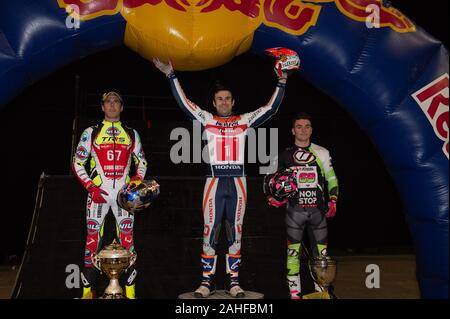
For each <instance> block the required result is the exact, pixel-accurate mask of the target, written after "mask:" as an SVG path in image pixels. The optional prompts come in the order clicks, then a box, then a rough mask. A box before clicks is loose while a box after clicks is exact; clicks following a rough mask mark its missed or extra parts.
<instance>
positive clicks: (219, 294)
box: [178, 290, 264, 300]
mask: <svg viewBox="0 0 450 319" xmlns="http://www.w3.org/2000/svg"><path fill="white" fill-rule="evenodd" d="M263 298H264V294H261V293H259V292H255V291H249V290H245V296H244V297H242V298H233V297H231V296H230V294H229V293H228V291H227V290H216V291H215V292H214V293H212V294H211V295H210V296H209V297H207V298H197V297H195V296H194V293H193V292H186V293H183V294H181V295H179V296H178V299H197V300H199V299H233V300H240V299H263Z"/></svg>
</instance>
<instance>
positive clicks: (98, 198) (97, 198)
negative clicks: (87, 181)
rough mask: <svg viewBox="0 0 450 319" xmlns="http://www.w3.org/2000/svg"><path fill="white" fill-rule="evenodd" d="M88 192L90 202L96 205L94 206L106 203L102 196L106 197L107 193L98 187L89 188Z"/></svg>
mask: <svg viewBox="0 0 450 319" xmlns="http://www.w3.org/2000/svg"><path fill="white" fill-rule="evenodd" d="M88 192H89V194H90V195H91V198H92V201H93V202H94V203H96V204H103V203H106V200H105V198H104V197H103V194H105V195H108V193H107V192H105V191H104V190H103V189H101V188H100V187H98V186H91V187H89V188H88Z"/></svg>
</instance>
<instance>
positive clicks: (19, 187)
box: [0, 1, 448, 263]
mask: <svg viewBox="0 0 450 319" xmlns="http://www.w3.org/2000/svg"><path fill="white" fill-rule="evenodd" d="M393 4H394V6H395V7H397V8H398V9H400V10H401V11H402V12H403V13H405V14H406V15H407V16H408V17H409V18H411V19H412V20H413V21H415V22H416V23H417V25H418V26H421V27H423V28H424V29H425V30H426V31H428V32H429V33H430V34H432V35H433V36H435V37H436V38H438V39H439V40H441V41H443V43H444V44H445V45H446V47H448V2H447V1H429V2H426V3H425V2H422V1H395V2H394V1H393ZM272 64H273V63H272V61H271V60H270V59H269V58H263V57H258V56H255V55H252V54H245V55H243V56H240V57H237V58H235V59H234V60H233V61H231V62H229V63H228V64H226V65H225V66H222V67H219V68H215V69H211V70H207V71H200V72H179V73H178V75H179V78H180V81H181V83H182V85H183V87H184V89H185V91H186V93H187V95H188V96H189V97H190V98H191V100H193V101H194V102H196V103H197V104H200V105H201V106H203V107H205V106H206V105H208V92H209V89H210V87H211V86H212V84H213V82H214V80H215V79H216V78H220V79H223V80H224V81H225V82H228V83H230V84H231V86H232V88H233V90H234V95H235V99H236V106H235V111H236V112H238V113H243V112H247V111H250V110H253V109H255V108H256V107H258V106H260V105H262V104H263V103H265V102H266V101H267V99H268V98H269V97H270V95H271V92H272V90H273V87H274V84H275V77H274V75H273V71H272ZM77 79H78V80H77ZM110 90H115V91H118V92H121V93H122V94H123V95H124V98H125V104H126V105H125V111H124V113H123V117H122V119H123V121H124V122H128V123H130V125H131V123H134V124H135V126H136V128H137V129H138V131H139V133H140V134H141V135H142V136H143V139H144V140H145V141H146V142H147V145H148V146H147V147H146V154H147V157H148V160H149V162H150V172H151V174H152V175H158V176H162V175H164V176H178V175H195V176H197V175H198V176H200V175H201V174H202V170H201V169H200V166H199V165H194V164H189V165H186V164H185V165H178V167H175V166H174V165H171V163H167V162H166V161H165V159H166V158H167V151H168V150H169V148H170V146H171V145H173V144H174V142H173V141H172V142H170V141H169V140H168V135H167V134H168V133H167V132H170V130H168V128H170V127H177V126H185V127H189V125H190V123H189V122H188V121H187V120H186V117H185V115H184V113H183V112H181V111H180V110H179V109H178V108H177V106H176V105H175V103H174V101H173V99H172V95H171V93H170V89H169V86H168V84H167V82H166V80H165V79H164V77H163V75H162V74H161V73H159V72H158V71H157V70H156V69H155V68H154V67H153V65H152V64H151V63H149V62H148V61H146V60H144V59H143V58H141V57H140V56H138V55H137V54H136V53H134V52H132V51H130V50H129V49H127V48H125V47H120V48H115V49H112V50H109V51H106V52H102V53H99V54H95V55H92V56H90V57H87V58H85V59H82V60H80V61H78V62H76V63H74V64H72V65H69V66H67V67H65V68H63V69H61V70H59V71H57V72H56V73H54V74H52V75H50V76H48V77H46V78H44V79H42V80H41V81H39V82H38V83H36V84H34V85H32V86H30V87H28V88H27V89H26V90H24V92H23V93H22V94H21V95H19V96H18V97H16V98H15V99H14V100H13V101H12V102H11V103H9V104H8V105H6V106H4V107H3V108H2V109H1V110H0V118H1V119H2V125H1V127H0V132H1V136H2V137H3V143H2V145H3V151H2V152H1V154H2V156H0V167H2V168H3V180H4V187H2V189H3V190H2V192H1V195H0V200H1V201H0V202H1V205H2V208H1V209H0V211H1V212H2V217H3V223H2V224H3V227H2V228H3V229H2V231H1V234H2V235H1V236H2V238H1V243H2V248H1V249H0V263H13V262H17V261H18V260H20V257H21V255H22V253H23V250H24V246H25V242H26V238H27V235H28V231H29V225H30V222H31V218H32V214H33V210H34V206H35V196H36V191H37V184H38V180H39V176H40V174H41V173H42V172H45V173H46V174H49V175H67V174H69V173H70V158H71V148H72V124H73V119H74V116H75V114H76V113H78V114H79V115H81V116H82V117H81V118H82V119H86V118H97V119H100V118H101V117H102V112H101V110H100V107H99V106H98V105H99V98H100V94H101V93H103V92H106V91H110ZM143 107H145V108H143ZM298 111H307V112H309V113H311V114H312V115H313V116H314V117H315V123H314V129H315V130H314V135H313V142H316V143H317V144H320V145H322V146H324V147H326V148H328V149H329V150H330V152H331V154H332V155H333V163H334V167H335V171H336V173H337V175H338V178H339V182H340V189H341V196H340V201H339V206H338V213H337V217H336V218H335V219H334V220H331V221H330V241H331V243H330V245H332V246H333V247H334V248H335V249H342V251H345V252H349V253H353V252H354V253H358V252H365V253H367V252H371V251H372V252H375V253H376V252H389V251H396V252H397V251H412V243H411V238H410V235H409V231H408V228H407V225H406V223H405V215H404V212H403V207H402V203H401V201H400V198H399V194H398V192H397V190H396V187H395V185H394V184H393V181H392V179H391V177H390V175H389V173H388V172H387V171H386V168H385V167H384V164H383V161H382V159H381V157H380V155H379V154H378V153H377V151H376V149H375V148H374V146H373V145H372V143H371V141H370V139H369V138H368V137H367V136H366V135H365V133H364V132H363V131H362V130H361V128H360V127H358V125H357V124H356V122H354V121H353V120H352V118H351V117H350V115H349V114H348V113H346V111H345V110H343V109H342V108H341V107H340V106H339V105H337V104H336V103H335V102H334V101H333V100H331V99H330V98H329V97H327V96H326V95H325V94H324V93H322V92H321V91H319V90H318V89H316V88H314V87H312V86H311V85H310V84H308V83H307V82H305V81H304V80H303V79H301V78H300V77H299V76H293V77H291V78H290V79H289V84H288V87H287V91H286V95H285V99H284V102H283V104H282V106H281V108H280V111H279V112H278V114H277V115H276V116H275V117H274V118H273V119H271V120H270V121H269V122H268V123H266V124H265V126H266V127H278V128H279V149H280V150H282V149H284V148H285V147H286V146H288V145H289V144H291V142H292V136H291V135H290V124H289V118H290V117H291V116H292V115H293V114H295V113H297V112H298ZM142 119H145V121H143V122H139V121H141V120H142ZM87 122H88V121H86V122H82V123H87ZM139 123H140V124H139ZM132 126H133V125H132ZM83 128H84V127H83ZM148 128H151V129H148ZM150 132H151V134H150ZM167 143H171V144H169V145H167ZM355 154H357V156H355ZM248 172H249V176H257V166H256V165H250V166H249V168H248ZM193 200H200V199H198V198H197V199H193Z"/></svg>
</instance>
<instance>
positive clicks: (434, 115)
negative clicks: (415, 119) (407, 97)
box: [412, 73, 449, 159]
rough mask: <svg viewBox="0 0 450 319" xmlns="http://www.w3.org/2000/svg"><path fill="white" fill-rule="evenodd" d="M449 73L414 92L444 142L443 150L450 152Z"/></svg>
mask: <svg viewBox="0 0 450 319" xmlns="http://www.w3.org/2000/svg"><path fill="white" fill-rule="evenodd" d="M448 92H449V91H448V73H445V74H443V75H441V76H440V77H439V78H437V79H436V80H434V81H432V82H431V83H429V84H427V85H426V86H424V87H423V88H421V89H420V90H418V91H417V92H415V93H413V94H412V97H413V98H414V100H416V102H417V104H419V106H420V108H421V109H422V111H423V113H425V115H426V117H427V119H428V121H429V122H430V124H431V126H432V127H433V130H434V134H436V136H437V137H438V138H439V139H440V140H441V141H443V142H444V145H443V146H442V151H443V152H444V154H445V156H447V159H448V154H449V147H448V124H449V123H448V122H449V119H448Z"/></svg>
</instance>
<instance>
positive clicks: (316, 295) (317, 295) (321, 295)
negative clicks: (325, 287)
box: [302, 291, 333, 299]
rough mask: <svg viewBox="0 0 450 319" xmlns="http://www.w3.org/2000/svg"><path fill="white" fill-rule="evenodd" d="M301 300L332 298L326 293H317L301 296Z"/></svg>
mask: <svg viewBox="0 0 450 319" xmlns="http://www.w3.org/2000/svg"><path fill="white" fill-rule="evenodd" d="M302 299H333V298H332V297H331V295H330V294H329V293H328V292H326V291H318V292H313V293H310V294H307V295H303V297H302Z"/></svg>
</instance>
